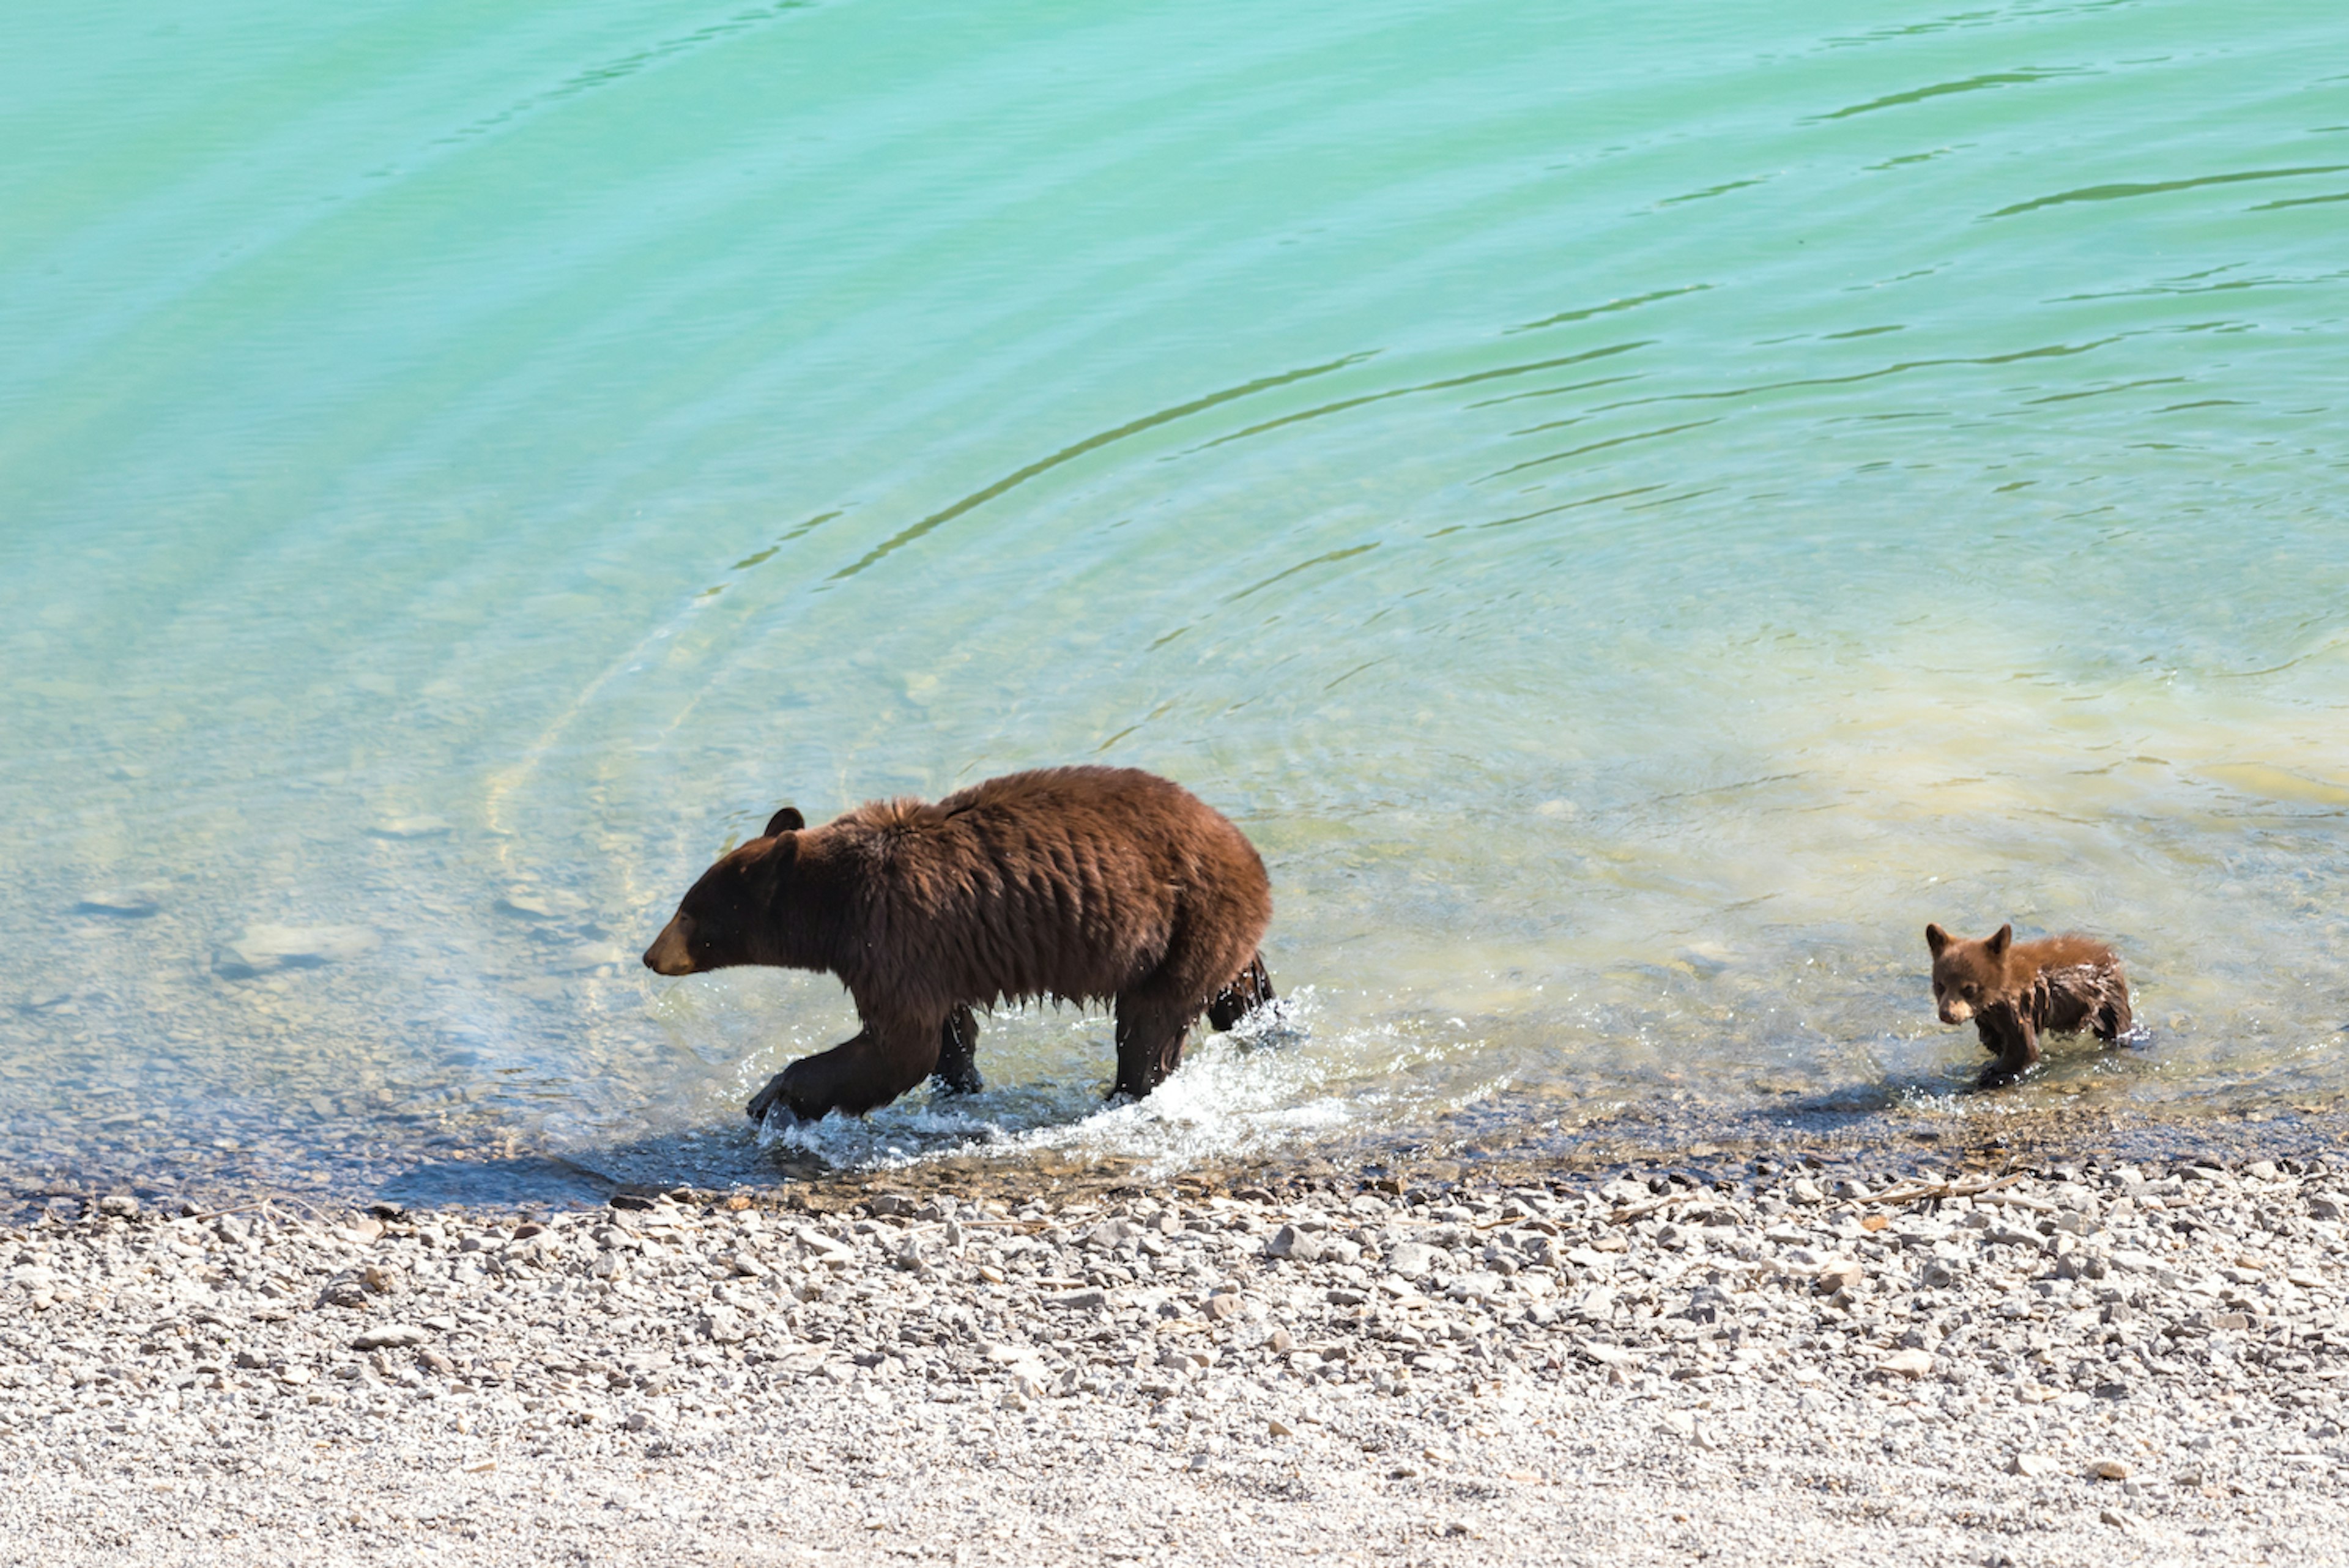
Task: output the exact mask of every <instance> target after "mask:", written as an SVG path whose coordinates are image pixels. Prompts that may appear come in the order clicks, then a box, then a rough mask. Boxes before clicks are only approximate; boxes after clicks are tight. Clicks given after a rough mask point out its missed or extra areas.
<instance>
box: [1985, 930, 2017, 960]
mask: <svg viewBox="0 0 2349 1568" xmlns="http://www.w3.org/2000/svg"><path fill="white" fill-rule="evenodd" d="M2013 940H2014V926H2013V922H2011V921H2010V922H2009V923H2008V924H2006V925H2003V926H2001V927H1999V929H1998V935H1996V936H1994V937H1992V938H1991V940H1988V941H1986V942H1984V943H1982V947H1983V948H1984V949H1985V950H1988V951H1989V953H1990V956H1991V957H1992V958H1994V959H1996V958H2004V957H2005V956H2006V950H2007V947H2008V945H2009V944H2011V943H2012V942H2013Z"/></svg>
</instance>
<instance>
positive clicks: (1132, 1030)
mask: <svg viewBox="0 0 2349 1568" xmlns="http://www.w3.org/2000/svg"><path fill="white" fill-rule="evenodd" d="M1191 1016H1192V1015H1191V1014H1190V1013H1187V1012H1183V1011H1182V1010H1180V1009H1177V1008H1174V1007H1169V1006H1167V1005H1166V1004H1164V1002H1152V1001H1149V1000H1147V999H1145V998H1143V997H1139V996H1136V995H1135V994H1134V993H1133V992H1126V993H1125V994H1124V995H1123V996H1120V997H1119V998H1118V999H1117V1083H1116V1085H1115V1086H1114V1087H1112V1089H1111V1090H1110V1092H1109V1097H1110V1098H1111V1099H1112V1100H1138V1099H1141V1098H1142V1097H1143V1096H1145V1095H1147V1094H1149V1093H1150V1091H1151V1090H1153V1089H1154V1088H1156V1087H1157V1086H1158V1085H1161V1084H1163V1083H1164V1082H1165V1081H1166V1079H1167V1075H1170V1074H1171V1073H1173V1072H1174V1069H1175V1068H1176V1067H1179V1066H1181V1065H1182V1064H1183V1036H1184V1035H1185V1034H1187V1033H1190V1032H1191Z"/></svg>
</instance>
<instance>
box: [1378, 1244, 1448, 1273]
mask: <svg viewBox="0 0 2349 1568" xmlns="http://www.w3.org/2000/svg"><path fill="white" fill-rule="evenodd" d="M1443 1255H1444V1254H1442V1253H1440V1252H1438V1251H1436V1250H1435V1249H1434V1248H1433V1247H1431V1246H1428V1245H1427V1244H1426V1243H1424V1242H1422V1241H1404V1242H1402V1243H1400V1244H1399V1245H1397V1246H1396V1248H1395V1250H1394V1251H1392V1252H1389V1253H1388V1254H1387V1272H1389V1273H1391V1274H1394V1275H1397V1276H1398V1277H1400V1278H1402V1279H1406V1280H1417V1279H1424V1278H1425V1277H1426V1276H1427V1272H1428V1271H1429V1270H1431V1269H1433V1268H1434V1267H1435V1261H1436V1260H1437V1259H1438V1258H1440V1257H1442V1256H1443Z"/></svg>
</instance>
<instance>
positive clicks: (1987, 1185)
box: [1844, 1170, 2031, 1203]
mask: <svg viewBox="0 0 2349 1568" xmlns="http://www.w3.org/2000/svg"><path fill="white" fill-rule="evenodd" d="M2030 1175H2031V1173H2030V1172H2028V1171H2023V1170H2018V1171H2014V1172H2013V1173H2012V1174H2010V1175H2006V1176H1979V1177H1975V1178H1974V1179H1971V1180H1962V1181H1918V1182H1910V1183H1909V1184H1908V1185H1907V1186H1905V1187H1888V1188H1886V1189H1884V1190H1883V1191H1881V1192H1878V1193H1875V1194H1873V1195H1871V1196H1869V1197H1867V1198H1849V1199H1845V1200H1844V1201H1846V1202H1847V1203H1924V1202H1928V1201H1930V1200H1933V1199H1942V1198H1979V1197H1981V1196H1982V1194H1984V1193H1986V1192H1995V1191H1997V1190H1998V1189H2000V1188H2002V1187H2012V1186H2013V1185H2014V1184H2015V1183H2016V1182H2018V1181H2027V1180H2029V1179H2030ZM1995 1201H1997V1202H2001V1203H2012V1202H2015V1201H2017V1200H2016V1199H2011V1198H2002V1199H1995Z"/></svg>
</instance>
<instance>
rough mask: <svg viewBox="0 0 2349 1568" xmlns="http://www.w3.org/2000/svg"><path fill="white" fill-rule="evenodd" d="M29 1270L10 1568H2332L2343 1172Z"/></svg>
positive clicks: (2347, 1214)
mask: <svg viewBox="0 0 2349 1568" xmlns="http://www.w3.org/2000/svg"><path fill="white" fill-rule="evenodd" d="M811 1199H812V1195H811V1194H809V1193H805V1192H801V1191H798V1190H796V1189H793V1190H791V1191H787V1192H785V1193H782V1194H747V1193H738V1194H734V1195H730V1196H729V1195H714V1194H701V1195H693V1194H683V1195H680V1197H678V1198H671V1197H642V1196H637V1197H628V1196H624V1197H622V1198H620V1199H616V1202H618V1203H623V1204H629V1205H636V1206H635V1207H626V1208H622V1207H614V1208H605V1209H597V1210H582V1211H575V1212H568V1213H552V1214H549V1213H544V1212H543V1211H542V1212H537V1213H535V1214H526V1215H524V1216H523V1217H520V1218H517V1217H516V1216H514V1215H512V1214H507V1215H503V1216H493V1215H488V1214H482V1213H479V1212H460V1211H450V1210H440V1211H419V1212H416V1213H412V1214H398V1213H393V1214H390V1215H388V1216H376V1215H350V1216H346V1217H343V1218H341V1219H340V1220H330V1219H324V1218H303V1219H295V1218H291V1217H288V1216H285V1215H283V1214H280V1213H277V1212H275V1211H273V1210H270V1209H269V1208H267V1207H266V1206H256V1207H255V1208H254V1209H252V1210H244V1211H239V1212H233V1213H225V1214H217V1215H188V1216H181V1217H170V1216H166V1215H163V1214H159V1213H155V1212H152V1211H150V1212H140V1211H139V1209H138V1205H137V1204H136V1203H135V1202H134V1201H133V1200H130V1199H120V1198H117V1199H105V1200H102V1202H101V1203H100V1204H98V1206H97V1207H96V1208H94V1209H93V1210H90V1211H88V1212H87V1213H82V1214H78V1215H76V1216H74V1217H72V1218H49V1219H44V1220H40V1221H38V1222H36V1223H33V1224H30V1225H25V1226H18V1227H15V1228H12V1229H8V1230H5V1231H0V1261H5V1272H0V1475H5V1477H6V1479H7V1482H8V1484H7V1486H6V1490H5V1496H0V1542H5V1543H6V1546H5V1560H6V1561H10V1562H39V1563H44V1564H49V1565H61V1564H75V1563H95V1562H99V1561H105V1562H119V1561H124V1560H136V1561H140V1562H141V1563H215V1562H218V1563H241V1562H252V1561H264V1560H265V1561H269V1562H273V1563H290V1562H328V1561H348V1560H352V1559H355V1558H357V1559H366V1560H369V1561H384V1562H414V1563H476V1562H478V1563H545V1562H574V1561H576V1562H614V1561H617V1562H634V1561H639V1560H643V1561H654V1560H659V1561H684V1562H709V1563H798V1562H870V1561H876V1560H883V1559H889V1558H895V1557H903V1558H907V1559H913V1560H920V1561H939V1562H956V1563H1030V1562H1039V1561H1077V1560H1086V1561H1094V1560H1107V1561H1111V1562H1144V1563H1225V1562H1233V1563H1238V1562H1254V1561H1258V1560H1261V1559H1262V1558H1264V1557H1265V1556H1266V1555H1268V1553H1271V1552H1293V1553H1296V1554H1299V1555H1305V1556H1316V1557H1322V1558H1329V1559H1333V1560H1346V1561H1357V1560H1359V1561H1375V1562H1382V1563H1383V1562H1398V1563H1421V1562H1426V1563H1485V1562H1496V1563H1497V1562H1526V1563H1561V1562H1564V1563H1578V1562H1588V1563H1609V1564H1612V1563H1651V1562H1653V1563H1667V1562H1669V1563H1687V1562H1691V1561H1695V1560H1698V1559H1702V1560H1704V1561H1708V1562H1726V1563H1761V1562H1764V1561H1767V1562H1769V1563H1809V1562H1819V1563H1826V1562H1828V1561H1831V1560H1832V1561H1836V1562H1838V1563H1840V1562H1844V1561H1847V1560H1849V1559H1850V1558H1851V1557H1852V1556H1853V1554H1854V1553H1855V1552H1858V1553H1865V1554H1869V1555H1875V1554H1878V1553H1889V1552H1895V1551H1897V1552H1899V1553H1900V1554H1901V1555H1902V1556H1903V1557H1904V1558H1906V1559H1909V1560H1911V1561H1915V1562H1919V1563H1968V1564H1976V1563H2001V1562H2012V1563H2033V1564H2036V1563H2097V1564H2100V1565H2101V1564H2104V1563H2109V1562H2112V1561H2123V1562H2134V1561H2149V1562H2160V1561H2168V1560H2177V1559H2181V1558H2189V1557H2190V1558H2191V1559H2193V1560H2195V1561H2197V1562H2202V1563H2231V1562H2244V1563H2252V1562H2267V1563H2330V1562H2336V1561H2338V1560H2339V1558H2340V1556H2341V1553H2342V1546H2341V1542H2344V1540H2349V1502H2345V1501H2344V1498H2349V1488H2344V1481H2349V1437H2344V1429H2343V1428H2344V1422H2349V1415H2344V1408H2343V1403H2342V1393H2343V1390H2344V1382H2349V1311H2344V1308H2349V1251H2344V1245H2343V1242H2344V1218H2349V1160H2338V1159H2334V1158H2331V1157H2327V1158H2323V1159H2317V1160H2309V1161H2294V1160H2283V1161H2270V1160H2256V1161H2251V1162H2248V1163H2241V1164H2236V1165H2233V1166H2231V1167H2220V1166H2217V1165H2205V1164H2177V1165H2162V1164H2110V1163H2107V1164H2087V1165H2081V1166H2077V1167H2070V1166H2064V1165H2061V1164H2054V1163H2048V1162H2044V1161H2042V1162H2039V1163H2036V1164H2035V1165H2033V1167H2030V1168H2016V1169H2013V1170H2010V1171H2004V1172H1983V1173H1973V1174H1966V1175H1962V1176H1960V1175H1951V1176H1950V1177H1948V1178H1946V1179H1940V1178H1935V1177H1933V1176H1930V1175H1922V1176H1920V1175H1913V1174H1912V1175H1907V1176H1903V1177H1899V1178H1898V1179H1891V1178H1888V1179H1884V1180H1882V1181H1880V1182H1878V1183H1876V1184H1874V1185H1871V1183H1870V1181H1869V1180H1868V1179H1867V1178H1866V1177H1864V1176H1850V1175H1843V1176H1837V1175H1834V1174H1831V1173H1829V1172H1826V1171H1824V1170H1820V1171H1813V1170H1810V1169H1807V1168H1806V1167H1805V1166H1804V1165H1803V1164H1801V1163H1800V1162H1799V1161H1797V1162H1793V1163H1790V1164H1789V1163H1783V1162H1780V1161H1777V1160H1773V1159H1763V1160H1758V1161H1754V1162H1751V1163H1749V1164H1746V1165H1744V1167H1742V1168H1738V1169H1734V1170H1731V1171H1727V1172H1723V1173H1720V1174H1718V1175H1716V1176H1714V1177H1713V1178H1712V1179H1704V1178H1700V1177H1695V1176H1692V1175H1690V1174H1688V1173H1685V1172H1670V1173H1662V1172H1654V1171H1629V1172H1622V1173H1617V1174H1613V1175H1602V1176H1599V1177H1595V1178H1588V1179H1585V1178H1575V1179H1560V1180H1558V1181H1557V1182H1556V1183H1554V1184H1548V1185H1538V1186H1532V1185H1528V1186H1518V1187H1512V1188H1500V1187H1494V1186H1483V1185H1479V1184H1477V1183H1476V1182H1475V1180H1474V1179H1470V1180H1468V1181H1466V1182H1463V1183H1451V1184H1429V1185H1427V1186H1424V1187H1418V1186H1413V1185H1412V1184H1411V1183H1410V1182H1409V1181H1408V1180H1392V1179H1388V1180H1377V1181H1365V1180H1359V1179H1348V1180H1338V1181H1331V1182H1328V1183H1325V1184H1320V1185H1318V1186H1301V1187H1299V1188H1295V1189H1288V1190H1284V1191H1283V1192H1281V1193H1279V1194H1277V1195H1276V1194H1275V1193H1273V1192H1271V1191H1269V1190H1267V1189H1262V1188H1254V1187H1247V1186H1242V1187H1238V1188H1235V1189H1220V1188H1211V1184H1207V1183H1203V1182H1200V1181H1197V1180H1192V1181H1188V1182H1185V1183H1184V1184H1182V1185H1181V1186H1180V1187H1179V1188H1172V1189H1166V1190H1157V1191H1149V1192H1143V1193H1139V1194H1133V1193H1129V1194H1127V1195H1125V1196H1123V1197H1120V1196H1117V1195H1115V1194H1101V1193H1094V1194H1090V1195H1086V1196H1084V1197H1081V1198H1078V1199H1038V1200H1034V1201H1030V1202H1027V1203H1024V1204H1018V1203H1012V1202H1008V1201H1005V1200H1003V1199H988V1200H984V1201H972V1200H969V1199H957V1198H955V1197H952V1196H949V1195H944V1194H929V1195H921V1194H913V1193H905V1192H891V1191H875V1192H871V1193H868V1194H866V1195H864V1196H863V1198H862V1199H861V1200H859V1201H857V1202H856V1203H855V1204H854V1207H853V1208H850V1209H847V1210H844V1211H843V1212H838V1213H830V1214H827V1213H822V1212H816V1211H813V1210H811V1209H810V1208H808V1207H807V1205H808V1204H809V1203H810V1202H811Z"/></svg>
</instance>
